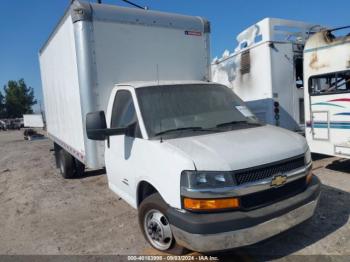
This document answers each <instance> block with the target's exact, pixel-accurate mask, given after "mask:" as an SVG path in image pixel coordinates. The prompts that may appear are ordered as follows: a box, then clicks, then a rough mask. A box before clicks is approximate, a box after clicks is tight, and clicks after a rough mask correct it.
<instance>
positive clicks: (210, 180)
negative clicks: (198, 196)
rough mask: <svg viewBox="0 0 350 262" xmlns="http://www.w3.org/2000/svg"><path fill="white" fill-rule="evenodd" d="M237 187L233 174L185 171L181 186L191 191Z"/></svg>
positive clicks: (182, 174)
mask: <svg viewBox="0 0 350 262" xmlns="http://www.w3.org/2000/svg"><path fill="white" fill-rule="evenodd" d="M233 185H235V182H234V178H233V173H232V172H216V171H183V172H182V173H181V186H184V187H187V188H191V189H206V188H219V187H227V186H233Z"/></svg>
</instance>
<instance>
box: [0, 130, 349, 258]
mask: <svg viewBox="0 0 350 262" xmlns="http://www.w3.org/2000/svg"><path fill="white" fill-rule="evenodd" d="M52 147H53V146H52V142H51V141H50V140H48V139H42V140H36V141H24V140H23V135H22V132H20V131H6V132H0V254H9V255H11V254H17V255H19V254H25V255H28V254H32V255H41V254H50V255H57V254H65V255H73V254H74V255H84V254H89V255H97V254H109V255H114V254H119V255H122V254H126V255H137V254H143V255H151V254H159V253H157V252H155V251H154V250H153V249H152V248H151V247H150V246H149V245H148V244H147V243H146V241H145V240H144V239H143V237H142V235H141V232H140V229H139V227H138V224H137V212H136V211H135V210H134V209H132V208H131V207H130V206H128V204H126V203H125V202H124V201H123V200H121V199H120V198H119V197H118V196H116V195H115V194H114V193H112V192H111V191H110V190H109V189H108V186H107V177H106V175H105V174H104V172H103V171H94V172H91V171H90V172H87V174H86V176H84V177H82V178H79V179H71V180H64V179H63V178H62V177H61V176H60V174H59V171H58V170H57V169H56V168H55V164H54V157H53V152H52V151H50V149H52ZM314 173H315V174H316V175H317V176H318V177H319V178H320V179H321V181H322V183H323V186H322V195H321V200H320V205H319V208H318V210H317V213H316V214H315V216H314V217H313V218H312V219H311V220H310V221H308V222H306V223H304V224H302V225H299V226H297V227H295V228H293V229H291V230H289V231H287V232H285V233H283V234H281V235H278V236H276V237H274V238H272V239H269V240H267V241H264V242H262V243H260V244H257V245H255V246H251V247H246V248H241V249H236V250H233V251H231V252H226V253H224V254H219V257H221V258H223V259H226V260H227V259H228V258H233V257H236V258H240V259H242V260H245V261H249V260H251V258H256V257H261V256H270V255H273V256H275V257H277V258H283V257H285V256H289V255H347V256H349V259H350V222H349V213H350V161H349V160H340V159H337V158H334V157H333V158H332V157H322V156H315V161H314ZM344 257H346V256H343V258H344Z"/></svg>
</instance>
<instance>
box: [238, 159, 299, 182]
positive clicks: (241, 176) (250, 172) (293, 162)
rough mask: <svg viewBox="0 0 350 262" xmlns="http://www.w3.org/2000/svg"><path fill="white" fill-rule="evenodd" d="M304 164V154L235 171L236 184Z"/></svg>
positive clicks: (267, 176)
mask: <svg viewBox="0 0 350 262" xmlns="http://www.w3.org/2000/svg"><path fill="white" fill-rule="evenodd" d="M303 166H305V161H304V155H302V156H299V157H297V158H294V159H290V160H286V161H283V162H277V163H272V164H269V165H264V166H261V167H258V168H249V169H245V170H241V171H238V172H235V178H236V182H237V185H241V184H245V183H250V182H255V181H258V180H262V179H266V178H269V177H272V176H274V175H276V174H279V173H285V172H289V171H292V170H294V169H297V168H301V167H303Z"/></svg>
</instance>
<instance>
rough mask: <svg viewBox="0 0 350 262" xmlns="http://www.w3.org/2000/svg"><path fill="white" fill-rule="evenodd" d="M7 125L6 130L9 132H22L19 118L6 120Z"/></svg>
mask: <svg viewBox="0 0 350 262" xmlns="http://www.w3.org/2000/svg"><path fill="white" fill-rule="evenodd" d="M4 122H5V124H6V129H8V130H20V129H21V120H20V119H19V118H10V119H5V120H4Z"/></svg>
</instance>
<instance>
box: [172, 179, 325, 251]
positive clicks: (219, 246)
mask: <svg viewBox="0 0 350 262" xmlns="http://www.w3.org/2000/svg"><path fill="white" fill-rule="evenodd" d="M319 195H320V181H319V179H318V178H317V177H315V176H314V177H313V179H312V181H311V183H310V185H309V186H308V188H307V189H306V190H305V191H304V192H302V193H300V194H298V195H295V196H294V197H291V198H288V199H285V200H283V201H280V202H277V203H274V204H273V205H269V206H266V207H263V208H259V209H255V210H252V211H247V212H244V211H233V212H223V213H215V214H194V213H190V212H186V213H181V212H179V211H178V210H175V209H172V208H170V209H169V210H168V212H167V213H168V214H167V215H168V218H169V221H170V224H171V227H172V231H173V234H174V237H175V239H176V241H177V242H178V243H179V244H180V245H182V246H184V247H186V248H188V249H191V250H194V251H198V252H209V251H218V250H226V249H231V248H236V247H242V246H247V245H251V244H254V243H257V242H260V241H262V240H265V239H267V238H270V237H272V236H274V235H277V234H279V233H281V232H283V231H286V230H287V229H289V228H292V227H294V226H296V225H298V224H300V223H302V222H304V221H305V220H307V219H309V218H311V217H312V216H313V214H314V212H315V209H316V207H317V204H318V199H319Z"/></svg>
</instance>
